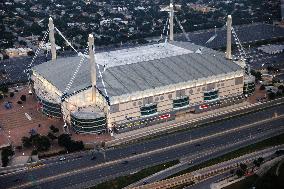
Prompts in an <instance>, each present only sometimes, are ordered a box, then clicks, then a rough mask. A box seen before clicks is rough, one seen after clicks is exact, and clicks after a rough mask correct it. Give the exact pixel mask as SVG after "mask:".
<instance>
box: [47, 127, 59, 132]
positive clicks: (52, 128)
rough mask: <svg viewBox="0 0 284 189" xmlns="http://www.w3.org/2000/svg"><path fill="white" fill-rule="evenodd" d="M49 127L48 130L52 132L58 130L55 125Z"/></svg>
mask: <svg viewBox="0 0 284 189" xmlns="http://www.w3.org/2000/svg"><path fill="white" fill-rule="evenodd" d="M49 128H50V130H52V132H54V133H57V132H59V129H58V128H56V127H54V125H51V126H50V127H49Z"/></svg>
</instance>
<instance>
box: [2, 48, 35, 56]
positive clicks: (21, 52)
mask: <svg viewBox="0 0 284 189" xmlns="http://www.w3.org/2000/svg"><path fill="white" fill-rule="evenodd" d="M30 51H33V50H32V49H31V48H8V49H5V53H6V54H7V55H8V56H9V57H10V58H13V57H20V56H27V55H28V52H30Z"/></svg>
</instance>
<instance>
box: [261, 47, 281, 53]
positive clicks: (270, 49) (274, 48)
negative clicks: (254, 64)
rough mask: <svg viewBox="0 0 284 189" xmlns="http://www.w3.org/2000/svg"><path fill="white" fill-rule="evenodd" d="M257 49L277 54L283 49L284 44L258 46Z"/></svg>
mask: <svg viewBox="0 0 284 189" xmlns="http://www.w3.org/2000/svg"><path fill="white" fill-rule="evenodd" d="M258 50H260V51H263V52H265V53H267V54H279V53H282V52H283V51H284V45H265V46H261V47H258Z"/></svg>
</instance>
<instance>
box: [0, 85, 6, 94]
mask: <svg viewBox="0 0 284 189" xmlns="http://www.w3.org/2000/svg"><path fill="white" fill-rule="evenodd" d="M0 91H2V92H3V93H7V92H8V86H7V85H4V84H2V85H0Z"/></svg>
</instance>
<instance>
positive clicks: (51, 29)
mask: <svg viewBox="0 0 284 189" xmlns="http://www.w3.org/2000/svg"><path fill="white" fill-rule="evenodd" d="M48 29H49V41H50V48H51V49H50V50H51V57H52V60H55V59H56V46H55V37H54V24H53V20H52V18H51V17H50V18H49V21H48Z"/></svg>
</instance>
